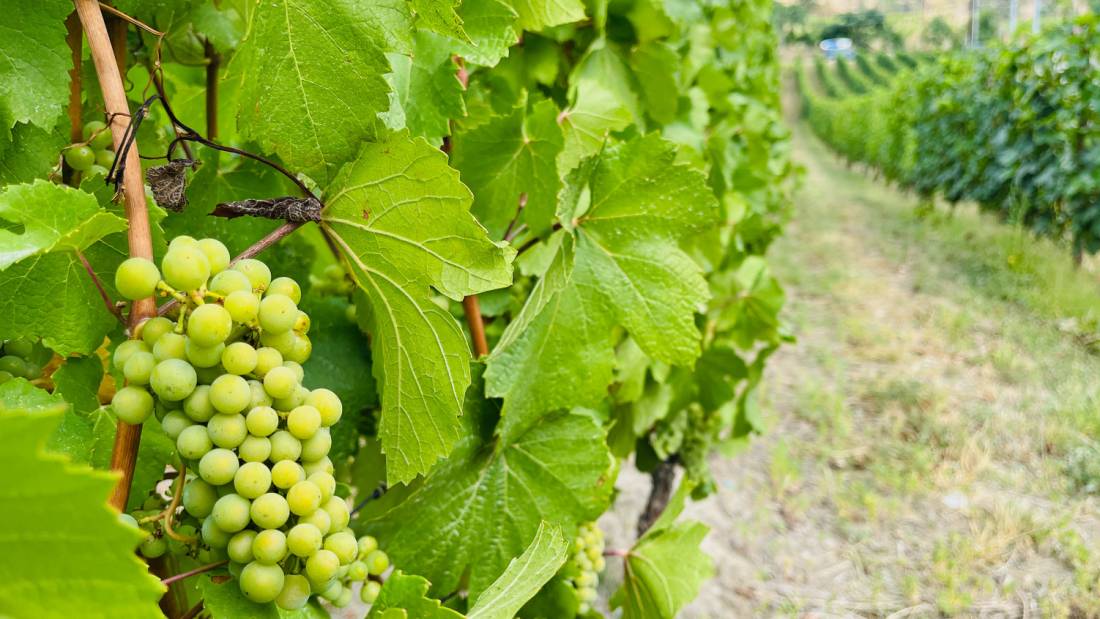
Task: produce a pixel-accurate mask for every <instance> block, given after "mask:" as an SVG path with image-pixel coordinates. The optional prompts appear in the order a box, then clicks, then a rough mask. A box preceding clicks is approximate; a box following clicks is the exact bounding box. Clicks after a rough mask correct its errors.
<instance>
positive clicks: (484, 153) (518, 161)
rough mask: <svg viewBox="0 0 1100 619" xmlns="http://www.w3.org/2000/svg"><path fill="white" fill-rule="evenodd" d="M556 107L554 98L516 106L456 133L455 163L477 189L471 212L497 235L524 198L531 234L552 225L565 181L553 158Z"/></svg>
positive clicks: (557, 142) (557, 135) (557, 147)
mask: <svg viewBox="0 0 1100 619" xmlns="http://www.w3.org/2000/svg"><path fill="white" fill-rule="evenodd" d="M557 115H558V110H557V108H556V107H555V106H554V103H553V102H552V101H548V100H544V101H540V102H538V103H536V104H535V105H534V106H532V107H531V108H530V111H528V106H527V103H526V102H524V103H523V104H521V105H518V106H516V107H515V108H514V109H513V110H512V112H511V113H510V114H508V115H505V116H493V117H492V118H490V119H489V121H488V122H486V123H483V124H480V125H477V126H476V127H473V128H469V129H463V130H459V131H458V132H457V133H456V135H455V138H454V152H453V161H454V166H455V167H456V168H458V170H459V171H460V172H461V173H462V180H463V182H465V183H466V184H467V185H469V186H470V189H472V190H473V192H474V206H473V213H474V215H476V216H477V218H478V221H480V222H481V223H483V224H484V225H485V227H486V228H488V229H489V233H490V234H491V235H493V237H494V238H500V237H502V236H504V231H505V228H506V227H507V226H508V222H510V221H511V220H512V218H513V217H514V216H515V214H516V210H517V208H518V207H519V205H520V201H521V199H522V200H524V201H525V205H524V207H523V212H522V217H523V221H524V222H525V223H526V224H527V227H528V228H529V229H530V230H531V233H532V234H535V235H538V234H541V233H542V232H544V231H545V230H547V229H549V228H550V224H551V223H552V220H553V218H554V207H555V202H554V197H555V196H556V195H557V194H558V189H559V188H560V187H561V179H560V178H559V177H558V169H557V166H556V165H555V159H556V158H557V156H558V153H560V152H561V149H562V133H561V127H559V126H558V123H557Z"/></svg>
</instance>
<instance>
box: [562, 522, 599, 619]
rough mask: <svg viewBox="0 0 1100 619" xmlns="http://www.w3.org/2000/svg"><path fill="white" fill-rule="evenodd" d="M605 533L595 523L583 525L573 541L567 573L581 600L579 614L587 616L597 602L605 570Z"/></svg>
mask: <svg viewBox="0 0 1100 619" xmlns="http://www.w3.org/2000/svg"><path fill="white" fill-rule="evenodd" d="M603 542H604V540H603V531H601V530H600V527H599V526H597V525H596V523H595V522H588V523H585V524H582V525H581V527H580V531H579V532H578V533H577V537H576V538H575V539H574V540H573V552H572V554H571V555H570V557H569V562H568V563H567V564H566V573H567V575H568V577H569V579H570V581H571V582H572V584H573V588H574V589H575V590H576V591H577V599H578V600H580V607H579V609H578V611H577V612H578V614H581V615H584V614H587V613H588V611H589V610H591V608H592V602H594V601H595V600H596V585H597V584H599V581H600V572H602V571H603V568H604V558H603V548H604V546H603Z"/></svg>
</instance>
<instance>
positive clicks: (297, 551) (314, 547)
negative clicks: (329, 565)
mask: <svg viewBox="0 0 1100 619" xmlns="http://www.w3.org/2000/svg"><path fill="white" fill-rule="evenodd" d="M322 541H323V540H322V536H321V531H320V530H319V529H318V528H317V527H315V526H313V525H312V524H307V523H303V522H299V523H298V524H296V525H294V526H293V527H291V529H290V532H289V533H287V534H286V544H287V548H289V549H290V552H291V554H293V555H295V556H298V557H303V558H304V557H308V556H310V555H312V554H313V553H315V552H317V551H318V550H320V549H321V544H322Z"/></svg>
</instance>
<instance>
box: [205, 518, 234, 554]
mask: <svg viewBox="0 0 1100 619" xmlns="http://www.w3.org/2000/svg"><path fill="white" fill-rule="evenodd" d="M229 538H230V534H229V533H227V532H225V531H223V530H221V529H219V528H218V525H217V524H216V523H215V522H214V517H213V516H207V517H206V518H205V519H204V520H203V521H202V541H203V542H205V543H206V545H207V546H210V547H211V548H225V547H226V546H228V545H229Z"/></svg>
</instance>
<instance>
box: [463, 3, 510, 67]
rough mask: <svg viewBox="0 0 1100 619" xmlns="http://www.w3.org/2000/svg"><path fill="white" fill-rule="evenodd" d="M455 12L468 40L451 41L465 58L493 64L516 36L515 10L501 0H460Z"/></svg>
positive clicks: (475, 61) (503, 54) (504, 53)
mask: <svg viewBox="0 0 1100 619" xmlns="http://www.w3.org/2000/svg"><path fill="white" fill-rule="evenodd" d="M458 14H459V15H460V16H461V17H462V22H463V27H464V28H465V29H466V33H467V34H468V35H469V37H470V41H468V42H464V41H455V45H454V52H455V53H456V54H458V55H459V56H462V57H463V58H464V59H466V60H467V61H469V62H473V63H477V64H481V65H485V66H490V67H491V66H494V65H496V63H498V62H500V60H501V58H504V57H505V56H507V55H508V48H509V47H512V46H513V45H515V44H516V43H517V42H518V40H519V34H518V33H517V32H516V29H515V23H516V17H517V15H516V12H515V11H514V10H512V7H510V6H508V5H507V4H505V3H504V2H501V0H463V2H462V6H460V7H459V9H458Z"/></svg>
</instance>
